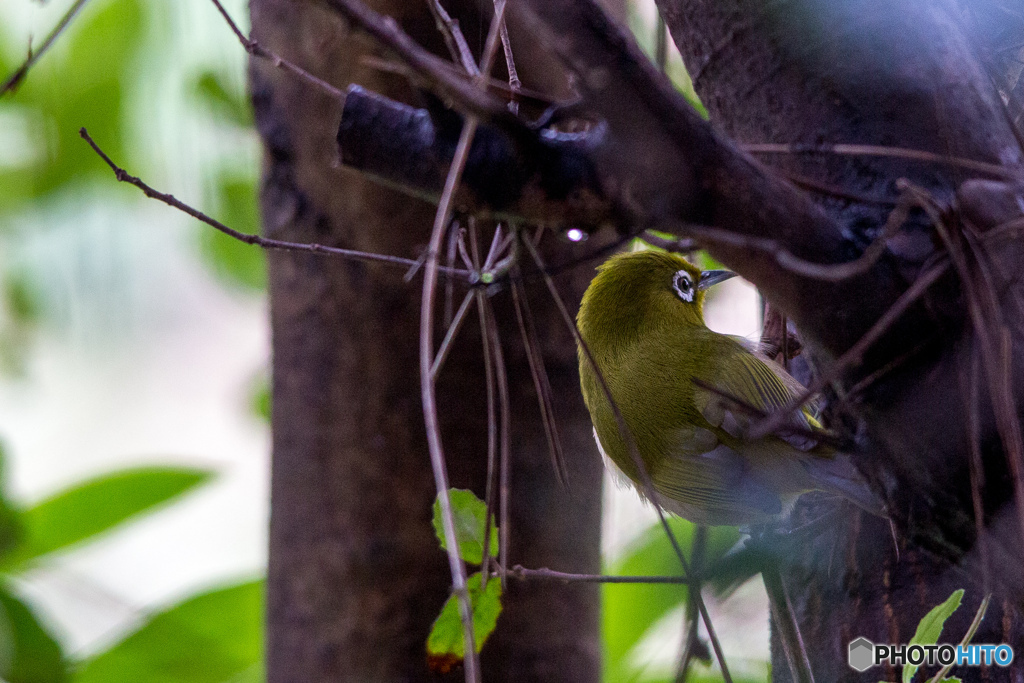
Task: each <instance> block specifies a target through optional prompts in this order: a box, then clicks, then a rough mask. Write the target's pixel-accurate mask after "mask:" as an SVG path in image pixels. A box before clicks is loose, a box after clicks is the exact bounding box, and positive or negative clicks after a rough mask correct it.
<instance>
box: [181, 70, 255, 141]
mask: <svg viewBox="0 0 1024 683" xmlns="http://www.w3.org/2000/svg"><path fill="white" fill-rule="evenodd" d="M225 80H226V79H225V76H224V75H223V74H218V73H216V72H214V71H204V72H203V73H201V74H200V75H199V77H198V78H196V79H195V81H194V82H193V83H192V92H193V93H195V96H196V98H197V99H199V100H200V101H201V102H202V103H203V104H205V105H206V106H207V107H209V108H210V110H211V111H212V112H213V114H214V116H216V117H217V118H219V119H221V120H224V121H228V122H230V123H233V124H235V125H236V126H239V127H242V128H249V127H251V126H252V125H253V120H252V107H250V105H249V98H248V97H246V95H245V91H244V90H242V89H241V88H238V87H231V86H228V85H226V84H225Z"/></svg>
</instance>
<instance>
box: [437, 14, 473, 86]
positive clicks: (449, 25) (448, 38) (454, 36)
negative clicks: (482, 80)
mask: <svg viewBox="0 0 1024 683" xmlns="http://www.w3.org/2000/svg"><path fill="white" fill-rule="evenodd" d="M427 7H429V8H430V13H431V14H433V15H434V23H435V24H436V25H437V30H438V32H439V33H440V34H441V36H442V37H443V38H444V43H445V45H446V46H447V47H448V52H449V53H450V54H451V56H452V61H453V62H455V63H456V64H459V65H461V66H462V68H463V69H464V70H465V72H466V73H468V74H469V75H471V76H477V75H479V74H480V70H479V69H478V68H477V66H476V62H475V61H474V60H473V53H472V51H470V49H469V43H467V42H466V37H465V36H464V35H462V29H460V28H459V22H457V21H455V20H454V19H452V17H451V15H450V14H448V11H447V10H446V9H445V8H444V5H442V4H441V0H427Z"/></svg>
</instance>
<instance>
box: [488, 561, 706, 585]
mask: <svg viewBox="0 0 1024 683" xmlns="http://www.w3.org/2000/svg"><path fill="white" fill-rule="evenodd" d="M508 575H509V576H512V577H514V578H517V579H551V580H553V581H561V582H563V583H644V584H664V583H671V584H683V585H688V584H690V583H691V580H690V579H688V578H686V577H685V576H611V575H608V574H570V573H566V572H558V571H555V570H553V569H544V568H541V569H527V568H526V567H524V566H522V565H521V564H517V565H516V566H514V567H512V569H510V570H509V572H508Z"/></svg>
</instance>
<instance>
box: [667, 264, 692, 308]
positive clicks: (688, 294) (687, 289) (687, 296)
mask: <svg viewBox="0 0 1024 683" xmlns="http://www.w3.org/2000/svg"><path fill="white" fill-rule="evenodd" d="M672 289H674V290H676V294H678V295H679V298H680V299H682V300H683V301H687V302H692V301H693V278H691V277H690V274H689V273H687V272H686V271H685V270H680V271H679V272H677V273H676V274H675V276H674V277H673V278H672Z"/></svg>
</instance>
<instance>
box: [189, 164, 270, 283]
mask: <svg viewBox="0 0 1024 683" xmlns="http://www.w3.org/2000/svg"><path fill="white" fill-rule="evenodd" d="M214 204H215V205H216V209H215V210H214V211H213V213H214V215H216V216H217V218H218V219H219V220H220V221H221V222H223V223H224V224H225V225H227V226H228V227H231V228H233V229H235V230H238V231H239V232H244V233H247V234H257V233H259V229H260V219H259V212H258V211H257V207H256V177H255V176H248V175H233V174H223V175H221V176H220V177H219V178H218V179H217V195H216V200H215V202H214ZM199 236H200V237H199V239H200V246H201V249H202V253H203V256H204V257H206V261H207V262H208V263H209V264H210V265H211V266H212V267H213V271H214V273H216V274H217V275H218V276H219V277H220V278H222V279H223V280H225V281H226V282H228V283H230V284H233V285H239V286H242V287H244V288H246V289H255V290H262V289H263V288H265V287H266V285H267V262H266V257H265V256H264V254H263V250H262V249H260V248H259V247H256V246H253V245H251V244H246V243H244V242H240V241H238V240H236V239H235V238H233V237H228V236H227V235H225V234H224V233H222V232H220V231H219V230H214V229H213V228H204V229H203V230H202V231H201V232H200V233H199Z"/></svg>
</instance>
